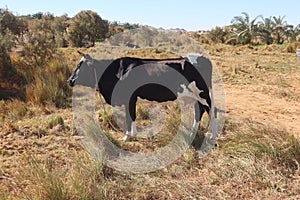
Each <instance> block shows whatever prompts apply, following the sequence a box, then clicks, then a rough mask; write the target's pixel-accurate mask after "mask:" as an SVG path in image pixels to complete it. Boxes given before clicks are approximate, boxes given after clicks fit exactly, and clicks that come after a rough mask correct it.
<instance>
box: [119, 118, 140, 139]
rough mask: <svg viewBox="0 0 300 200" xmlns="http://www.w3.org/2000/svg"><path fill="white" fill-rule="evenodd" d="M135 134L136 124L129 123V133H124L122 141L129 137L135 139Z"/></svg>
mask: <svg viewBox="0 0 300 200" xmlns="http://www.w3.org/2000/svg"><path fill="white" fill-rule="evenodd" d="M136 134H137V129H136V122H132V123H131V131H130V132H129V131H126V135H125V136H124V137H123V139H122V140H123V141H126V140H127V139H128V138H129V137H135V136H136Z"/></svg>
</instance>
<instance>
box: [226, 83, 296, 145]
mask: <svg viewBox="0 0 300 200" xmlns="http://www.w3.org/2000/svg"><path fill="white" fill-rule="evenodd" d="M225 89H226V106H227V112H228V116H229V117H232V118H235V119H240V120H247V119H251V120H253V121H256V122H260V123H262V124H265V125H268V126H271V127H274V128H279V129H282V128H283V129H286V130H287V131H288V132H290V133H292V134H294V135H295V137H296V138H298V139H300V103H299V102H298V101H287V100H286V99H284V98H275V97H274V96H270V95H268V94H263V93H261V92H257V91H254V89H255V88H253V87H249V86H233V85H226V87H225Z"/></svg>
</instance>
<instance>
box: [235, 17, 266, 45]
mask: <svg viewBox="0 0 300 200" xmlns="http://www.w3.org/2000/svg"><path fill="white" fill-rule="evenodd" d="M242 15H244V16H235V17H234V18H233V20H231V23H232V26H233V28H234V30H235V33H236V36H237V40H238V42H240V43H241V44H249V43H251V42H252V40H253V39H254V38H255V37H256V36H257V35H258V26H257V24H256V20H257V19H258V18H259V17H261V15H259V16H257V17H256V18H254V19H253V20H250V17H249V15H248V13H246V12H242Z"/></svg>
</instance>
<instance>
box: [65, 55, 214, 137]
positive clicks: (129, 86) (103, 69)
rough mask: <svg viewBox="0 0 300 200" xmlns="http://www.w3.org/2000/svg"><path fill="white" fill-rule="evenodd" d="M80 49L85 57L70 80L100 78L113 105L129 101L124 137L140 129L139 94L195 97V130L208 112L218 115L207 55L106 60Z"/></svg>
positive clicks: (72, 82) (151, 97)
mask: <svg viewBox="0 0 300 200" xmlns="http://www.w3.org/2000/svg"><path fill="white" fill-rule="evenodd" d="M79 53H80V54H81V55H82V56H83V57H82V58H81V60H80V62H79V64H78V65H77V67H76V69H75V71H74V72H73V74H72V75H71V76H70V78H69V79H68V84H69V85H70V86H72V87H73V86H74V85H75V83H76V84H80V85H85V86H90V87H94V86H95V84H96V81H98V89H99V92H100V93H101V94H102V96H103V97H104V99H105V101H106V103H108V104H110V105H112V106H121V105H125V111H126V115H125V116H126V125H127V131H126V136H125V137H124V138H123V139H124V140H126V139H127V137H128V136H135V135H136V133H137V130H136V124H135V120H136V102H137V99H138V97H139V98H142V99H146V100H149V101H156V102H166V101H174V100H176V99H179V100H184V101H192V103H194V112H195V113H194V116H195V119H194V124H193V127H192V129H193V130H192V131H196V130H197V129H198V125H199V122H200V120H201V118H202V115H203V113H204V112H207V113H208V114H209V115H210V119H211V120H212V119H213V118H214V111H213V110H214V105H213V100H211V97H210V93H211V94H212V91H211V77H212V66H211V63H210V61H209V60H208V59H207V58H205V57H202V56H200V57H198V58H197V60H195V61H194V62H193V61H190V60H189V59H187V58H183V57H180V58H172V59H141V58H132V57H123V58H118V59H115V60H113V61H105V60H96V59H93V58H92V57H90V56H89V55H88V54H83V53H81V52H79ZM192 63H193V64H192ZM201 63H202V64H204V66H201ZM95 76H96V77H95ZM95 79H97V80H95ZM210 126H211V125H210ZM214 135H216V133H214Z"/></svg>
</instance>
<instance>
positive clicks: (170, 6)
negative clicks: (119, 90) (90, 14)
mask: <svg viewBox="0 0 300 200" xmlns="http://www.w3.org/2000/svg"><path fill="white" fill-rule="evenodd" d="M0 7H1V8H6V7H7V8H8V9H9V10H11V11H13V12H14V14H18V15H24V14H34V13H37V12H50V13H52V14H54V15H56V16H59V15H63V14H65V13H66V14H68V16H70V17H73V16H74V15H75V14H77V13H78V12H79V11H81V10H93V11H95V12H97V13H98V14H99V15H100V16H101V17H102V18H103V19H107V20H109V21H120V22H130V23H138V24H143V25H149V26H153V27H156V28H159V27H162V28H165V29H168V28H184V29H186V30H207V29H211V28H213V27H215V26H224V25H228V24H230V21H231V20H232V19H233V17H234V16H238V15H241V12H247V13H248V14H249V15H250V17H251V18H254V17H256V16H258V15H263V16H264V17H269V16H277V17H278V16H285V19H286V20H287V22H288V23H290V24H293V25H298V24H300V10H299V8H300V1H298V0H297V1H296V0H285V1H280V0H278V1H276V0H273V1H271V0H265V1H264V0H248V1H237V0H236V1H235V0H226V1H221V0H207V1H203V0H184V1H176V0H147V1H142V0H118V1H117V0H105V1H104V0H98V1H96V0H80V1H79V0H50V1H47V0H46V1H43V0H0Z"/></svg>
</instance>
